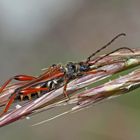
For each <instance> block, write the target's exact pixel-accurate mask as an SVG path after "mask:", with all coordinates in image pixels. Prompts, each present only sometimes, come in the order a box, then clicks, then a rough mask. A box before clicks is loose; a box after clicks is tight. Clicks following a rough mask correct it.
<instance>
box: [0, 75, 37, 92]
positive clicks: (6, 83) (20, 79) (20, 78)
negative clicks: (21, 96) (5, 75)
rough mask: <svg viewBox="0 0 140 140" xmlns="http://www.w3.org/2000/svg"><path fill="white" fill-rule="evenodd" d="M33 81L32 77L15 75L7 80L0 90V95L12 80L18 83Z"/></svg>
mask: <svg viewBox="0 0 140 140" xmlns="http://www.w3.org/2000/svg"><path fill="white" fill-rule="evenodd" d="M33 79H36V78H35V77H33V76H28V75H16V76H14V77H12V78H10V79H9V80H7V81H6V82H5V83H4V84H3V85H2V87H1V88H0V93H2V91H3V90H4V89H5V88H6V86H7V85H8V84H9V83H10V82H11V81H12V80H18V81H31V80H33Z"/></svg>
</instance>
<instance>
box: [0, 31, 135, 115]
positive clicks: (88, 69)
mask: <svg viewBox="0 0 140 140" xmlns="http://www.w3.org/2000/svg"><path fill="white" fill-rule="evenodd" d="M120 36H126V34H124V33H121V34H118V35H117V36H116V37H114V38H113V39H112V40H111V41H110V42H108V43H107V44H106V45H105V46H103V47H102V48H100V49H99V50H97V51H96V52H94V53H93V54H91V55H90V56H89V57H88V58H87V60H86V61H82V62H78V63H73V62H69V63H68V64H67V65H65V66H63V65H61V64H57V65H55V64H54V65H52V66H50V67H49V68H48V69H47V70H46V72H44V73H43V74H41V75H39V76H38V77H33V76H28V75H16V76H14V77H12V78H10V79H9V80H8V81H6V82H5V83H4V84H3V85H2V87H1V89H0V93H2V91H3V90H4V89H5V88H6V87H7V85H8V84H9V83H10V82H11V81H12V80H18V81H27V82H26V83H25V84H23V85H22V86H21V87H19V88H17V89H16V90H15V91H14V93H13V94H12V95H11V97H10V98H9V101H8V103H7V104H6V107H5V109H4V111H3V112H2V114H1V115H3V114H4V113H6V112H7V111H8V109H9V107H10V106H11V104H12V103H13V101H14V99H15V98H16V97H17V96H18V95H19V94H20V95H24V96H26V95H31V94H32V93H35V92H39V91H48V90H50V89H51V88H52V87H51V86H50V85H47V87H42V86H41V87H37V85H40V83H41V82H48V83H50V82H52V81H53V80H55V79H61V80H62V81H63V83H64V84H63V85H64V95H65V96H66V97H68V95H67V93H66V88H67V83H68V82H69V81H70V80H72V79H75V78H78V77H79V76H83V75H85V74H93V73H97V72H98V71H99V70H96V69H95V67H94V65H95V64H96V63H97V62H98V61H99V60H101V59H103V58H105V57H106V56H108V55H110V54H112V53H114V52H116V51H118V50H120V49H127V50H130V51H131V52H133V51H132V50H131V49H130V48H127V47H122V48H119V49H116V50H115V51H112V52H110V53H108V54H106V55H104V56H101V57H99V58H98V59H96V60H95V61H94V63H92V65H91V64H90V61H91V58H92V57H93V56H95V55H96V54H97V53H99V52H100V51H101V50H103V49H105V48H107V47H108V46H109V45H110V44H111V43H112V42H114V41H115V40H116V39H117V38H119V37H120ZM57 84H59V83H56V85H57ZM51 85H52V84H51ZM57 86H58V85H57Z"/></svg>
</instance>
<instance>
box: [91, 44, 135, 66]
mask: <svg viewBox="0 0 140 140" xmlns="http://www.w3.org/2000/svg"><path fill="white" fill-rule="evenodd" d="M123 49H125V50H129V51H130V52H132V53H135V52H134V51H133V50H132V49H130V48H128V47H121V48H118V49H116V50H114V51H112V52H110V53H108V54H106V55H104V56H102V57H99V58H98V59H97V60H95V61H94V63H92V65H94V64H96V63H97V62H98V61H100V60H102V59H104V58H105V57H107V56H109V55H111V54H113V53H115V52H117V51H119V50H123Z"/></svg>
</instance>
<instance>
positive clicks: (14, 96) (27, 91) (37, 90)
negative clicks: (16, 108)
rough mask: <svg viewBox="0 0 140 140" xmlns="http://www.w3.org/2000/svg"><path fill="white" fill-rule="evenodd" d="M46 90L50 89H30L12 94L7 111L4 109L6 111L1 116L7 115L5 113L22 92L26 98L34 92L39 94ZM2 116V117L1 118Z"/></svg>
mask: <svg viewBox="0 0 140 140" xmlns="http://www.w3.org/2000/svg"><path fill="white" fill-rule="evenodd" d="M44 90H48V88H30V89H25V90H22V91H17V92H15V93H14V94H12V96H11V97H10V99H9V101H8V103H7V105H6V107H5V109H4V111H3V112H2V113H1V115H3V114H5V113H6V112H7V111H8V110H9V108H10V106H11V104H12V103H13V102H14V100H15V98H16V96H17V94H18V93H19V92H20V93H23V95H25V96H26V95H29V94H32V93H34V92H39V91H44ZM1 115H0V116H1Z"/></svg>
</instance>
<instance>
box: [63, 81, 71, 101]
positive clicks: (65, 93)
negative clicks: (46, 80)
mask: <svg viewBox="0 0 140 140" xmlns="http://www.w3.org/2000/svg"><path fill="white" fill-rule="evenodd" d="M68 82H69V79H68V78H65V80H64V89H63V94H64V96H65V97H66V98H68V99H70V97H69V96H68V94H67V85H68Z"/></svg>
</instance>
